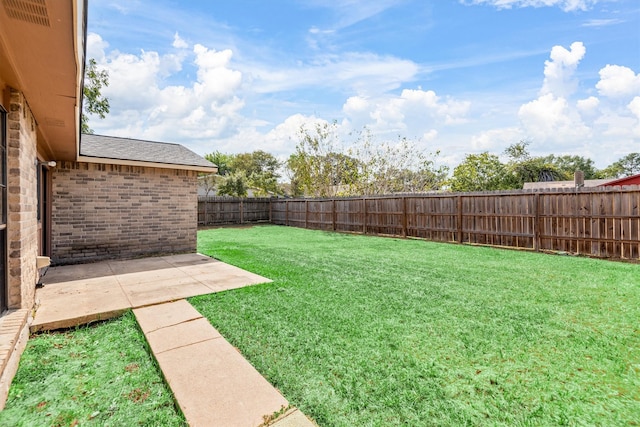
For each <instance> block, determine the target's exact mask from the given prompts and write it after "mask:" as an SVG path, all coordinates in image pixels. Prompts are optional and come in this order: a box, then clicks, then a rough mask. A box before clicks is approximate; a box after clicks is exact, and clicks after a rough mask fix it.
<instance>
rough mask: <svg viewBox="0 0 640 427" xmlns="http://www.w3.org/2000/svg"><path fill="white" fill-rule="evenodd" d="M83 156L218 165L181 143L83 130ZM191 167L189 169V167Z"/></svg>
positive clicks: (171, 163)
mask: <svg viewBox="0 0 640 427" xmlns="http://www.w3.org/2000/svg"><path fill="white" fill-rule="evenodd" d="M80 156H82V157H94V158H96V159H114V160H125V161H134V162H147V163H160V164H166V165H177V166H191V167H197V168H198V169H201V168H209V169H212V172H213V171H214V169H215V167H216V165H214V164H213V163H211V162H209V161H208V160H206V159H204V158H203V157H202V156H200V155H198V154H196V153H194V152H193V151H191V150H189V149H188V148H187V147H185V146H183V145H180V144H173V143H168V142H154V141H144V140H140V139H130V138H118V137H114V136H103V135H93V134H86V133H83V134H82V136H81V138H80ZM186 169H189V168H186Z"/></svg>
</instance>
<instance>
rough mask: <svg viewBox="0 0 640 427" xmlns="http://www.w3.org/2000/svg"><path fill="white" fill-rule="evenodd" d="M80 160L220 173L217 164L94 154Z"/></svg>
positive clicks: (79, 158)
mask: <svg viewBox="0 0 640 427" xmlns="http://www.w3.org/2000/svg"><path fill="white" fill-rule="evenodd" d="M78 161H79V162H86V163H100V164H107V165H121V166H139V167H145V168H157V169H176V170H191V171H196V172H202V173H209V174H215V173H218V168H217V167H216V166H197V165H177V164H171V163H156V162H143V161H139V160H122V159H110V158H106V157H92V156H78Z"/></svg>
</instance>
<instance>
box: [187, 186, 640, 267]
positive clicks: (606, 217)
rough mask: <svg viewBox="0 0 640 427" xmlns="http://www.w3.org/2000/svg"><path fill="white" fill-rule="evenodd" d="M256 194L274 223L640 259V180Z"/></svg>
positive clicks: (267, 216)
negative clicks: (316, 195) (552, 186)
mask: <svg viewBox="0 0 640 427" xmlns="http://www.w3.org/2000/svg"><path fill="white" fill-rule="evenodd" d="M238 200H239V199H238ZM242 200H244V203H245V204H246V203H247V199H242ZM249 200H251V199H249ZM257 200H260V202H257V203H263V205H260V206H262V209H264V210H263V213H262V215H261V216H260V215H258V216H260V217H261V218H264V219H262V220H264V221H269V222H271V223H273V224H280V225H287V226H294V227H302V228H310V229H319V230H330V231H340V232H356V233H364V234H377V235H386V236H398V237H416V238H423V239H427V240H433V241H440V242H457V243H472V244H480V245H492V246H505V247H512V248H521V249H530V250H538V251H563V252H568V253H574V254H580V255H589V256H596V257H607V258H608V257H611V258H626V259H640V187H639V186H632V187H624V188H622V189H621V188H619V187H614V188H597V189H590V188H581V189H571V190H556V191H543V192H539V191H537V192H533V191H506V192H486V193H439V194H427V195H399V196H395V195H394V196H385V197H362V198H335V199H257ZM255 206H256V209H257V205H255ZM228 209H235V211H238V210H239V209H242V208H238V202H236V207H235V208H231V207H229V208H228ZM200 210H201V208H200V209H199V211H200ZM256 215H257V214H256ZM245 222H247V220H246V219H245Z"/></svg>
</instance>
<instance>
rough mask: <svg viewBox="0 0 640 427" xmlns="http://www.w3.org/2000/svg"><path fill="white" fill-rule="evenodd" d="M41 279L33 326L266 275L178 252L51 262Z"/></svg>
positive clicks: (72, 322) (104, 315)
mask: <svg viewBox="0 0 640 427" xmlns="http://www.w3.org/2000/svg"><path fill="white" fill-rule="evenodd" d="M213 278H215V279H213ZM43 282H44V283H45V286H44V288H42V289H38V290H37V291H36V299H37V300H38V302H39V306H38V309H37V311H36V313H35V316H34V321H33V323H32V325H31V331H32V332H35V331H42V330H51V329H60V328H68V327H73V326H77V325H81V324H85V323H90V322H92V321H95V320H103V319H108V318H110V317H114V316H118V315H120V314H122V312H124V311H125V310H126V309H128V308H133V307H142V306H145V305H151V304H158V303H162V302H168V301H176V300H180V299H183V298H188V297H192V296H196V295H204V294H210V293H213V292H220V291H224V290H228V289H236V288H238V287H242V286H249V285H254V284H258V283H267V282H270V280H269V279H266V278H264V277H261V276H258V275H256V274H253V273H249V272H248V271H244V270H242V269H240V268H237V267H234V266H231V265H228V264H225V263H223V262H220V261H218V260H214V259H212V258H210V257H207V256H204V255H201V254H182V255H173V256H163V257H153V258H140V259H132V260H110V261H102V262H96V263H91V264H78V265H68V266H59V267H51V268H50V269H49V270H48V271H47V273H46V275H45V276H44V278H43ZM212 283H215V286H213V285H212Z"/></svg>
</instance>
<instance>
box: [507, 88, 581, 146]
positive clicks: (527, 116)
mask: <svg viewBox="0 0 640 427" xmlns="http://www.w3.org/2000/svg"><path fill="white" fill-rule="evenodd" d="M518 116H519V118H520V122H521V124H522V127H523V130H524V131H525V134H526V135H527V136H528V137H530V138H532V139H533V140H534V141H536V142H554V141H558V142H562V143H571V142H574V141H576V140H579V139H584V138H589V137H590V136H591V131H590V129H589V128H588V127H587V126H586V125H585V124H584V123H583V122H582V121H581V119H580V117H579V116H578V115H577V114H576V113H575V112H574V111H573V110H572V109H570V108H569V103H568V102H567V100H566V99H564V98H562V97H556V96H554V95H553V94H551V93H548V94H546V95H542V96H540V97H539V98H538V99H536V100H534V101H531V102H528V103H526V104H524V105H522V106H521V107H520V110H519V112H518Z"/></svg>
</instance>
